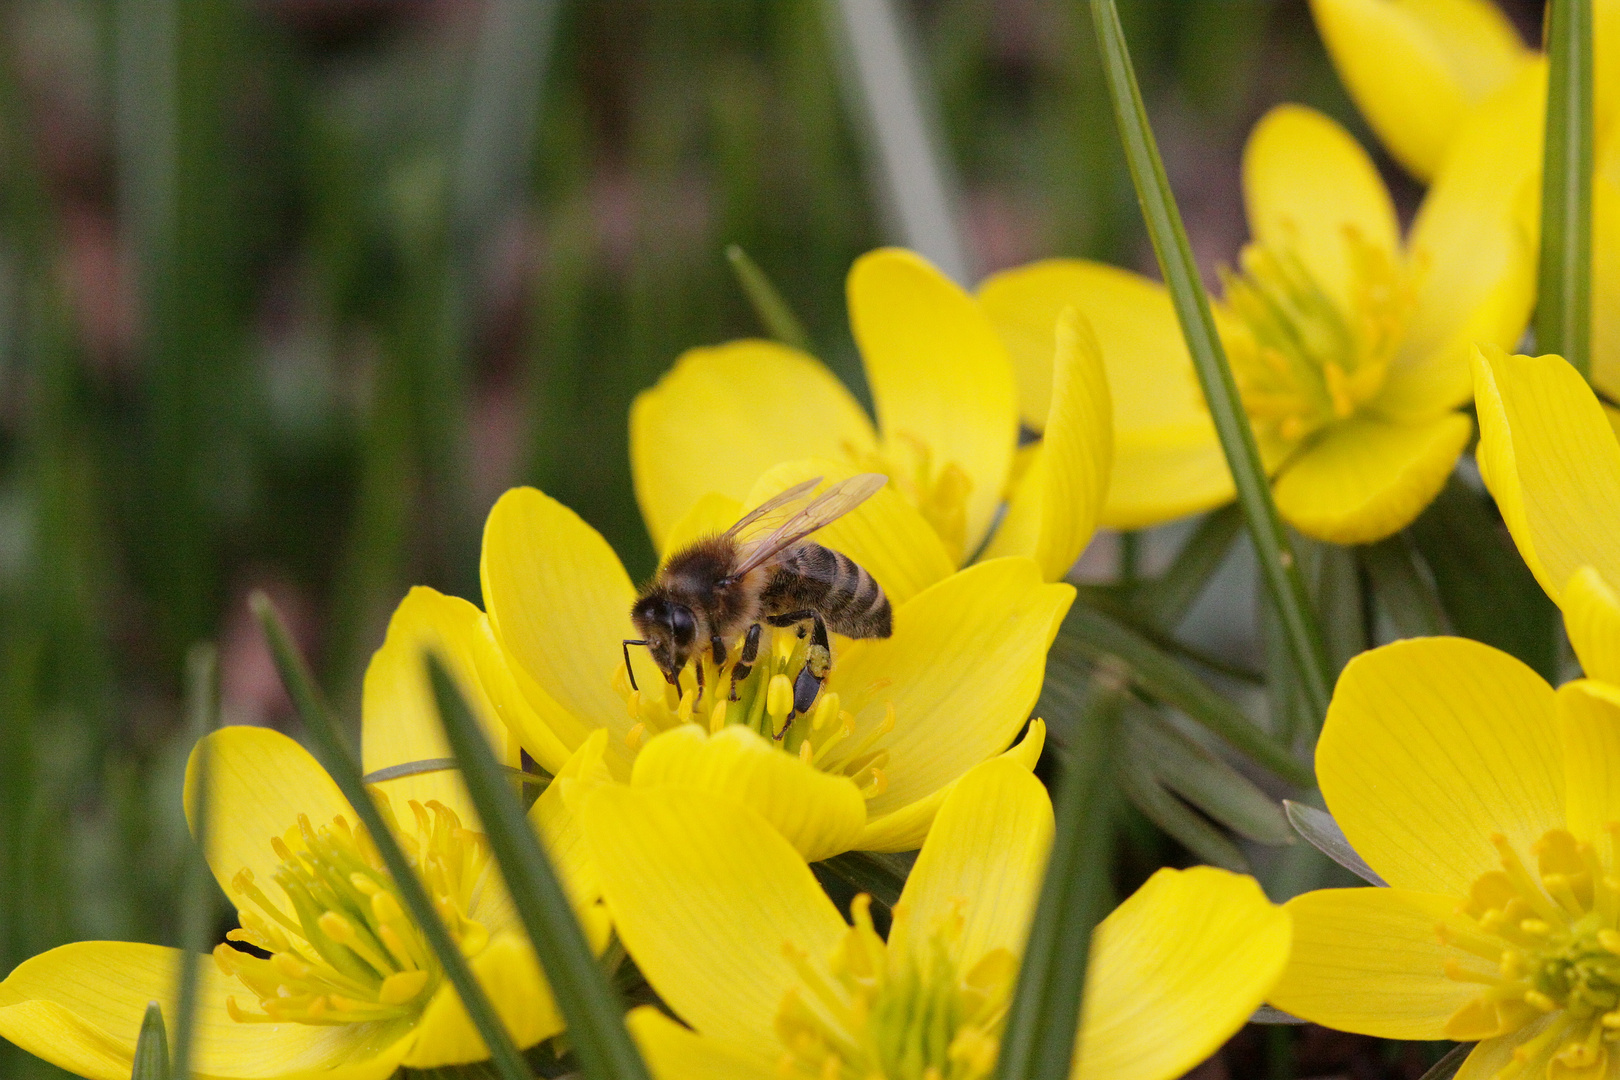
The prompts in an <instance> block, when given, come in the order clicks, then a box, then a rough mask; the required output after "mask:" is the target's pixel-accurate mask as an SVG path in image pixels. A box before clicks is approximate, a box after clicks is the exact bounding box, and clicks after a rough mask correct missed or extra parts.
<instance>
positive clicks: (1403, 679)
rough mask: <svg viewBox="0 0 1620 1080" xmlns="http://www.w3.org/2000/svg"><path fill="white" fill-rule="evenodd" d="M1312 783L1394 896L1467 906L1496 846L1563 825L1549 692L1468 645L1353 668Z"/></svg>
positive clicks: (1383, 653) (1394, 653)
mask: <svg viewBox="0 0 1620 1080" xmlns="http://www.w3.org/2000/svg"><path fill="white" fill-rule="evenodd" d="M1316 775H1317V778H1318V779H1319V780H1320V781H1321V785H1322V794H1323V796H1325V797H1326V799H1327V806H1328V810H1330V811H1331V812H1332V813H1333V816H1334V817H1335V818H1337V819H1338V822H1339V825H1340V827H1341V828H1343V829H1344V835H1345V837H1346V838H1347V839H1348V840H1349V841H1350V844H1351V846H1352V847H1354V848H1355V849H1356V851H1357V852H1359V853H1360V854H1361V857H1362V858H1363V859H1366V860H1367V863H1368V865H1369V866H1371V867H1372V868H1373V869H1374V870H1376V871H1377V872H1378V873H1379V875H1380V876H1382V877H1383V879H1384V880H1385V881H1387V882H1389V883H1390V884H1391V885H1393V886H1395V887H1397V888H1404V889H1417V890H1421V891H1423V892H1435V893H1448V894H1450V895H1453V896H1464V895H1466V894H1467V892H1468V888H1469V886H1470V885H1471V884H1472V883H1473V881H1474V879H1475V878H1477V877H1478V876H1479V875H1480V874H1482V873H1484V872H1485V871H1486V870H1490V869H1495V868H1496V867H1497V866H1498V859H1497V853H1496V850H1495V848H1494V847H1493V846H1492V844H1491V839H1490V838H1491V835H1492V834H1493V833H1497V832H1500V833H1503V834H1504V835H1506V837H1507V838H1508V840H1510V841H1511V842H1512V843H1513V844H1514V845H1515V846H1516V847H1517V848H1518V850H1519V851H1520V852H1521V853H1525V852H1528V851H1529V848H1530V845H1531V844H1533V843H1534V842H1535V841H1536V840H1538V839H1540V838H1541V835H1542V834H1543V833H1545V832H1546V831H1547V830H1548V829H1552V828H1558V827H1562V825H1563V823H1564V763H1563V760H1562V754H1561V753H1560V752H1559V747H1558V736H1557V727H1556V726H1555V724H1554V708H1553V691H1552V688H1551V687H1550V686H1548V685H1547V684H1546V683H1545V682H1543V681H1542V679H1541V677H1540V676H1539V675H1537V674H1536V673H1535V672H1533V671H1531V670H1530V669H1529V668H1528V667H1526V666H1525V665H1524V664H1522V663H1520V662H1519V661H1518V660H1515V659H1514V658H1513V657H1511V656H1509V655H1508V654H1507V653H1504V652H1499V651H1497V650H1496V649H1493V648H1491V647H1490V646H1488V645H1481V644H1479V643H1478V642H1475V641H1468V640H1465V639H1463V638H1416V639H1413V640H1409V641H1398V642H1396V643H1395V644H1393V645H1386V646H1384V647H1383V648H1380V649H1374V650H1372V651H1371V652H1365V653H1362V654H1361V655H1360V656H1358V657H1356V658H1355V659H1354V660H1352V661H1350V663H1349V664H1348V665H1346V667H1345V669H1344V673H1343V674H1342V675H1340V676H1339V685H1338V687H1337V688H1336V689H1335V690H1334V693H1333V702H1332V704H1331V705H1330V706H1329V707H1328V715H1327V721H1326V723H1325V725H1324V726H1323V728H1322V737H1321V739H1320V740H1319V741H1318V743H1317V747H1316ZM1403 1037H1404V1036H1403ZM1413 1037H1414V1038H1415V1037H1416V1036H1413Z"/></svg>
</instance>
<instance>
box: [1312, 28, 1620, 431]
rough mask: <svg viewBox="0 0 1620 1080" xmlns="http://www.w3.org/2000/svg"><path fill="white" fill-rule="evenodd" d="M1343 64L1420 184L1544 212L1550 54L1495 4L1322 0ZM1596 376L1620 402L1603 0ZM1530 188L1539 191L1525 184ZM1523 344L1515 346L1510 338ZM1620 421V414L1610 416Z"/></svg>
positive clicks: (1483, 205) (1609, 55)
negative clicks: (1462, 177) (1453, 186)
mask: <svg viewBox="0 0 1620 1080" xmlns="http://www.w3.org/2000/svg"><path fill="white" fill-rule="evenodd" d="M1311 7H1312V10H1313V11H1314V12H1315V14H1316V24H1317V26H1318V28H1319V29H1320V30H1321V33H1322V39H1323V40H1324V41H1325V42H1326V43H1327V46H1328V52H1329V54H1330V55H1331V56H1332V58H1333V63H1334V66H1335V67H1336V68H1337V69H1338V71H1339V75H1340V77H1341V78H1342V79H1343V80H1344V83H1345V85H1346V87H1348V88H1349V90H1350V95H1351V97H1353V98H1354V99H1355V102H1356V105H1357V106H1358V107H1359V108H1360V109H1361V112H1362V114H1363V115H1364V116H1366V117H1367V120H1368V122H1369V123H1370V124H1371V125H1372V127H1373V130H1374V131H1376V132H1377V133H1378V137H1379V138H1380V139H1381V140H1382V141H1383V142H1384V144H1385V145H1386V146H1388V147H1389V148H1390V151H1391V153H1393V154H1394V156H1395V157H1396V159H1397V160H1399V161H1400V162H1401V163H1402V164H1403V165H1405V166H1406V167H1407V168H1408V169H1409V170H1410V171H1411V172H1412V174H1413V175H1414V176H1416V177H1418V178H1419V179H1420V180H1428V179H1430V178H1431V177H1433V176H1435V175H1436V174H1437V172H1438V171H1441V170H1442V168H1443V171H1445V172H1447V173H1451V174H1465V173H1466V174H1469V175H1470V176H1471V177H1472V179H1471V180H1466V181H1461V182H1462V183H1465V184H1468V185H1469V186H1472V187H1474V188H1475V189H1476V190H1477V191H1479V193H1480V195H1481V196H1482V199H1481V200H1480V201H1478V202H1476V203H1475V204H1474V211H1475V212H1476V213H1485V212H1490V202H1491V201H1494V202H1495V203H1496V204H1497V205H1498V206H1509V205H1512V204H1513V203H1514V202H1515V201H1517V204H1518V206H1517V208H1518V210H1519V212H1520V214H1521V219H1522V221H1523V223H1524V227H1525V229H1526V230H1527V231H1528V232H1529V234H1530V236H1531V237H1532V239H1534V238H1535V237H1536V236H1537V235H1538V234H1539V231H1540V227H1541V215H1540V208H1539V200H1538V199H1537V197H1536V195H1537V192H1536V188H1537V186H1538V185H1539V183H1540V174H1541V163H1542V143H1541V135H1542V129H1543V127H1544V126H1545V120H1546V85H1547V65H1546V62H1545V58H1544V57H1543V56H1542V55H1541V54H1539V53H1536V52H1533V51H1531V50H1529V49H1527V48H1525V46H1524V45H1523V43H1522V42H1521V41H1520V40H1519V37H1518V34H1517V32H1516V31H1515V30H1514V29H1513V27H1512V25H1511V24H1510V23H1509V22H1508V21H1507V19H1506V18H1505V17H1504V16H1503V15H1502V13H1501V12H1500V11H1498V10H1497V8H1496V6H1495V5H1494V4H1492V3H1491V2H1490V0H1445V2H1443V3H1415V2H1412V0H1312V4H1311ZM1592 14H1593V33H1592V51H1593V61H1594V63H1593V96H1594V109H1593V113H1594V128H1595V131H1594V134H1595V137H1596V148H1595V152H1594V154H1593V166H1594V170H1593V177H1592V377H1593V381H1594V382H1595V383H1596V384H1597V385H1598V386H1600V387H1602V388H1603V389H1604V390H1605V391H1606V392H1607V393H1608V394H1609V396H1610V399H1611V401H1612V400H1615V399H1617V398H1620V128H1617V126H1616V117H1617V116H1620V3H1617V2H1616V0H1594V3H1593V5H1592ZM1526 184H1528V185H1529V193H1528V197H1520V189H1521V188H1523V187H1524V186H1525V185H1526ZM1500 344H1501V345H1503V346H1504V347H1511V344H1512V343H1511V342H1501V343H1500ZM1610 421H1611V422H1612V423H1615V424H1620V411H1613V412H1611V413H1610Z"/></svg>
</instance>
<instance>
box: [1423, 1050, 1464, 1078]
mask: <svg viewBox="0 0 1620 1080" xmlns="http://www.w3.org/2000/svg"><path fill="white" fill-rule="evenodd" d="M1473 1052H1474V1044H1473V1043H1458V1044H1457V1045H1456V1046H1453V1047H1452V1048H1451V1049H1450V1050H1448V1051H1446V1056H1445V1057H1443V1058H1441V1059H1440V1060H1439V1061H1437V1062H1435V1063H1434V1064H1433V1065H1431V1066H1430V1067H1429V1071H1428V1072H1426V1073H1424V1074H1423V1075H1422V1076H1421V1077H1420V1078H1419V1080H1451V1078H1452V1077H1453V1076H1456V1075H1457V1073H1458V1071H1460V1070H1461V1069H1462V1067H1463V1062H1465V1061H1467V1060H1468V1055H1469V1054H1471V1053H1473Z"/></svg>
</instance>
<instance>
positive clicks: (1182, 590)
mask: <svg viewBox="0 0 1620 1080" xmlns="http://www.w3.org/2000/svg"><path fill="white" fill-rule="evenodd" d="M1242 527H1243V512H1242V511H1241V510H1240V509H1238V507H1237V505H1236V504H1233V505H1231V506H1223V507H1222V508H1221V509H1219V510H1216V511H1214V512H1212V513H1209V514H1205V515H1204V520H1202V521H1200V522H1199V523H1198V527H1197V528H1196V529H1194V530H1193V534H1192V535H1191V536H1189V537H1188V538H1187V541H1186V543H1184V544H1182V545H1181V550H1180V551H1178V552H1176V558H1175V561H1174V562H1172V563H1171V564H1170V567H1169V569H1167V570H1166V571H1165V572H1164V573H1162V574H1160V575H1159V576H1158V577H1156V578H1153V579H1152V580H1151V581H1144V582H1142V583H1141V584H1140V585H1138V586H1137V588H1136V590H1135V591H1134V592H1133V593H1132V600H1133V601H1134V602H1135V603H1136V604H1137V605H1138V606H1139V607H1140V608H1141V609H1142V610H1143V611H1144V612H1145V613H1146V614H1147V615H1148V616H1149V617H1150V618H1151V619H1153V621H1154V622H1155V623H1156V624H1158V625H1159V626H1162V627H1164V628H1165V629H1167V630H1168V629H1172V628H1174V627H1175V626H1176V624H1177V623H1179V622H1181V620H1182V617H1183V616H1185V615H1186V614H1187V611H1188V609H1189V608H1191V607H1192V606H1193V603H1194V601H1196V600H1197V599H1198V597H1199V596H1200V595H1201V594H1202V593H1203V591H1204V587H1205V586H1206V585H1208V584H1209V579H1210V578H1211V577H1213V576H1214V575H1215V571H1217V570H1219V569H1220V568H1221V564H1222V563H1223V562H1225V561H1226V556H1227V553H1228V552H1230V551H1231V550H1232V541H1234V540H1236V539H1237V534H1238V530H1239V529H1240V528H1242Z"/></svg>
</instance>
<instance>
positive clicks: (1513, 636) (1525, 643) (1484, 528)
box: [1411, 475, 1558, 683]
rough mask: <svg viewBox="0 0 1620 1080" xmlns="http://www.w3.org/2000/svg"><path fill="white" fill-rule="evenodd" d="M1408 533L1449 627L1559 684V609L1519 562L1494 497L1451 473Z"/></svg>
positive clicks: (1522, 562)
mask: <svg viewBox="0 0 1620 1080" xmlns="http://www.w3.org/2000/svg"><path fill="white" fill-rule="evenodd" d="M1411 534H1412V539H1413V541H1414V542H1415V543H1416V545H1417V549H1418V551H1419V552H1421V553H1422V555H1423V558H1424V560H1425V561H1426V562H1427V563H1428V564H1429V569H1430V571H1431V572H1433V574H1434V584H1435V588H1436V590H1437V591H1438V592H1439V594H1440V602H1441V605H1442V606H1443V607H1444V608H1445V610H1446V614H1447V615H1448V616H1449V617H1450V620H1451V626H1452V628H1453V629H1454V630H1455V631H1456V632H1457V633H1458V634H1461V635H1462V636H1463V637H1470V638H1473V639H1474V640H1475V641H1483V642H1484V643H1485V644H1487V645H1492V646H1495V647H1496V648H1498V649H1501V650H1502V651H1503V652H1508V653H1512V654H1513V655H1514V656H1517V657H1518V658H1519V659H1520V660H1523V661H1524V662H1525V663H1526V664H1529V665H1530V666H1531V667H1532V668H1535V669H1536V671H1537V672H1538V673H1539V674H1540V675H1541V677H1542V678H1544V679H1546V680H1547V681H1548V682H1551V683H1557V682H1558V608H1557V607H1555V606H1554V605H1553V602H1552V601H1551V600H1549V599H1548V598H1547V594H1546V593H1544V592H1542V591H1541V586H1540V585H1538V584H1536V579H1535V576H1534V575H1532V574H1531V573H1530V570H1529V568H1528V567H1526V566H1525V565H1524V560H1523V559H1521V558H1519V553H1518V551H1517V550H1515V549H1514V547H1513V542H1512V540H1511V539H1509V537H1508V535H1507V530H1506V529H1504V528H1503V527H1502V523H1501V521H1500V520H1499V519H1498V518H1497V516H1496V514H1495V513H1493V512H1492V507H1491V504H1490V500H1489V497H1488V496H1486V495H1484V494H1482V493H1480V492H1477V491H1475V490H1473V489H1472V488H1470V487H1469V486H1468V485H1467V484H1466V483H1464V482H1463V481H1462V480H1461V479H1459V478H1458V477H1457V476H1455V475H1453V476H1452V477H1451V479H1450V480H1448V481H1446V486H1445V487H1444V488H1443V489H1442V490H1441V492H1440V495H1439V497H1437V498H1436V499H1435V500H1434V502H1433V503H1431V504H1429V508H1428V509H1427V510H1425V511H1424V512H1423V513H1422V514H1420V515H1419V516H1418V519H1417V520H1416V521H1415V522H1413V523H1412V528H1411Z"/></svg>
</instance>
